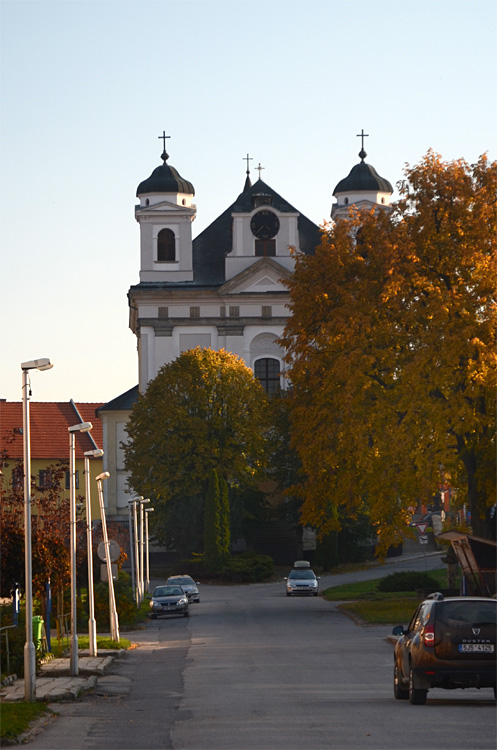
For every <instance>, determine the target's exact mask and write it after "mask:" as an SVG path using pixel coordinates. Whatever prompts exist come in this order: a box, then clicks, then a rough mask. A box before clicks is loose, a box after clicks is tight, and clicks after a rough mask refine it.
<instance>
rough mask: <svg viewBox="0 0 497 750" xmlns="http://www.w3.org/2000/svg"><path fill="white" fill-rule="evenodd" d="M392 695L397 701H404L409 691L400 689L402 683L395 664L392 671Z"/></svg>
mask: <svg viewBox="0 0 497 750" xmlns="http://www.w3.org/2000/svg"><path fill="white" fill-rule="evenodd" d="M393 694H394V695H395V697H396V698H397V700H398V701H405V700H407V699H408V698H409V690H407V689H406V688H404V687H402V683H401V681H400V672H399V667H398V666H397V664H396V665H395V667H394V669H393Z"/></svg>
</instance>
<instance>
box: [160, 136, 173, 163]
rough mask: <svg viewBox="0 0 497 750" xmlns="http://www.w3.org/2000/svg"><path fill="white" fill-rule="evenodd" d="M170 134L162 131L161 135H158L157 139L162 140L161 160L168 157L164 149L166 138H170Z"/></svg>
mask: <svg viewBox="0 0 497 750" xmlns="http://www.w3.org/2000/svg"><path fill="white" fill-rule="evenodd" d="M170 137H171V136H170V135H166V131H165V130H163V131H162V135H159V136H158V138H159V141H162V148H163V149H164V150H163V152H162V154H161V159H162V161H163V162H166V161H167V160H168V159H169V154H168V153H167V151H166V138H170Z"/></svg>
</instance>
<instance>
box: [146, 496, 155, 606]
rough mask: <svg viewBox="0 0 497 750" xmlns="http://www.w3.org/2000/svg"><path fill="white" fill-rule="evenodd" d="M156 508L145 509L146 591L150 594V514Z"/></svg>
mask: <svg viewBox="0 0 497 750" xmlns="http://www.w3.org/2000/svg"><path fill="white" fill-rule="evenodd" d="M153 510H154V508H145V560H146V563H147V566H146V571H147V578H146V583H145V591H146V592H147V594H148V590H149V588H150V551H149V546H148V514H149V513H152V512H153Z"/></svg>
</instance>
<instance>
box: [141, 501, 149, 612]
mask: <svg viewBox="0 0 497 750" xmlns="http://www.w3.org/2000/svg"><path fill="white" fill-rule="evenodd" d="M149 502H150V498H147V499H146V500H140V604H141V602H142V601H143V595H144V591H145V580H144V578H145V577H144V575H143V572H144V571H143V557H144V553H145V540H144V538H143V516H144V508H143V506H144V505H145V503H149Z"/></svg>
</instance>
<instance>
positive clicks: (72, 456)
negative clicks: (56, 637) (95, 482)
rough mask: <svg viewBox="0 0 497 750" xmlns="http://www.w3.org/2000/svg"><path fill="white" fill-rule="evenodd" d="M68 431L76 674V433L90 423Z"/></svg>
mask: <svg viewBox="0 0 497 750" xmlns="http://www.w3.org/2000/svg"><path fill="white" fill-rule="evenodd" d="M67 429H68V431H69V495H70V511H71V512H70V527H71V529H70V532H71V533H70V537H69V546H70V552H71V640H70V644H69V646H70V648H69V672H70V674H71V675H73V676H76V675H77V674H78V635H77V611H76V521H77V519H76V438H75V436H76V433H77V432H89V431H90V430H92V429H93V425H92V423H91V422H81V423H80V424H75V425H73V426H72V427H68V428H67Z"/></svg>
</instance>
